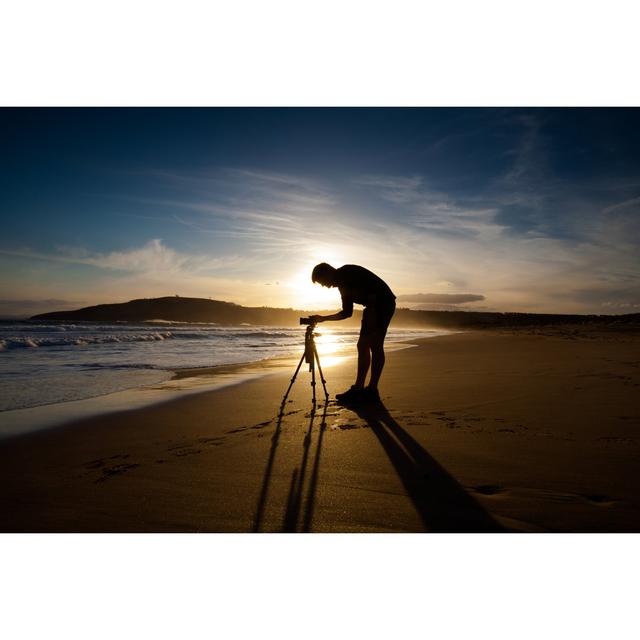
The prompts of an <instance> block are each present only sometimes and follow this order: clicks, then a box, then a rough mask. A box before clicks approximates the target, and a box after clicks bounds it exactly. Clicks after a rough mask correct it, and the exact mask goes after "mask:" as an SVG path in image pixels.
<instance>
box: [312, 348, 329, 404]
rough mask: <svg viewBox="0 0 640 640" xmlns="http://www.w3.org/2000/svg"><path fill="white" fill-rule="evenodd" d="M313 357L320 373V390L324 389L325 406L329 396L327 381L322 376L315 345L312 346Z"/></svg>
mask: <svg viewBox="0 0 640 640" xmlns="http://www.w3.org/2000/svg"><path fill="white" fill-rule="evenodd" d="M313 355H314V356H315V358H316V360H317V362H318V371H319V372H320V380H321V382H322V388H323V389H324V400H325V404H326V403H327V400H329V394H328V393H327V381H326V380H325V379H324V375H323V374H322V367H321V366H320V356H319V355H318V349H316V345H315V344H314V345H313Z"/></svg>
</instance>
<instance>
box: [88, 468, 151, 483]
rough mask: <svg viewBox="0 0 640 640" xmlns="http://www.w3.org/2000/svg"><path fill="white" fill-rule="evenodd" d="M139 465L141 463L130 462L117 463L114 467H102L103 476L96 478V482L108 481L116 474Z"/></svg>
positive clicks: (118, 474)
mask: <svg viewBox="0 0 640 640" xmlns="http://www.w3.org/2000/svg"><path fill="white" fill-rule="evenodd" d="M139 466H140V465H139V464H136V463H129V464H116V465H114V466H113V467H105V468H103V469H101V471H102V476H101V477H100V478H98V479H97V480H95V482H96V484H97V483H98V482H106V481H107V480H110V479H111V478H114V477H115V476H120V475H122V474H123V473H125V472H127V471H129V470H130V469H135V468H136V467H139Z"/></svg>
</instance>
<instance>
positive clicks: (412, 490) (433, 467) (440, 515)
mask: <svg viewBox="0 0 640 640" xmlns="http://www.w3.org/2000/svg"><path fill="white" fill-rule="evenodd" d="M348 408H349V409H351V410H352V411H354V412H355V413H356V414H357V415H358V416H359V417H360V418H362V419H363V420H364V421H365V422H366V423H367V424H368V425H369V427H371V430H372V431H373V433H374V434H375V436H376V437H377V438H378V440H379V442H380V444H381V445H382V448H383V449H384V450H385V452H386V454H387V456H388V457H389V460H390V461H391V464H392V465H393V467H394V469H395V471H396V473H397V474H398V477H399V478H400V481H401V482H402V484H403V486H404V488H405V491H406V492H407V494H408V496H409V498H411V501H412V502H413V505H414V507H415V508H416V510H417V512H418V515H419V516H420V519H421V520H422V523H423V525H424V528H425V531H432V532H439V533H456V532H469V533H471V532H478V533H479V532H499V531H505V529H504V527H502V526H501V525H500V524H499V523H498V522H496V521H495V520H494V519H493V517H492V516H491V514H489V513H488V512H487V511H486V510H485V509H483V508H482V506H481V505H480V504H479V503H478V502H476V501H475V500H474V499H473V497H471V496H470V495H469V494H468V493H467V492H466V491H465V490H464V489H463V488H462V487H461V486H460V484H458V482H457V481H456V480H455V478H453V477H452V476H451V475H449V473H447V471H446V469H444V468H443V467H442V466H440V465H439V464H438V463H437V462H436V460H434V458H432V457H431V456H430V455H429V453H428V452H427V450H426V449H424V447H422V445H420V444H419V443H418V442H417V441H416V440H415V439H414V438H413V437H412V436H411V435H410V434H409V433H408V432H407V431H406V430H405V429H403V428H402V427H401V426H400V425H399V424H398V423H397V421H396V420H395V419H394V418H393V417H392V416H391V415H390V414H389V412H388V410H387V408H386V407H385V406H384V404H382V402H380V403H377V404H374V405H360V406H355V405H354V406H348Z"/></svg>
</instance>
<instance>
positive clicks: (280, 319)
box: [30, 296, 640, 329]
mask: <svg viewBox="0 0 640 640" xmlns="http://www.w3.org/2000/svg"><path fill="white" fill-rule="evenodd" d="M335 310H336V309H332V310H325V311H317V312H315V313H321V314H327V313H333V312H335ZM310 313H311V312H309V311H300V310H296V309H277V308H271V307H243V306H241V305H238V304H234V303H232V302H222V301H220V300H207V299H205V298H180V297H178V296H172V297H165V298H142V299H140V300H131V301H130V302H123V303H119V304H99V305H96V306H94V307H84V308H83V309H77V310H75V311H54V312H52V313H41V314H39V315H36V316H33V317H32V318H30V319H31V320H35V321H46V322H52V321H54V322H55V321H57V322H80V321H82V322H86V321H93V322H142V321H149V320H170V321H173V322H215V323H218V324H228V325H230V324H235V325H237V324H241V323H248V324H255V325H277V326H292V325H298V324H299V318H300V317H302V316H308V315H309V314H310ZM361 314H362V312H361V311H355V312H354V315H353V317H352V318H350V319H349V320H346V321H344V322H345V323H346V324H347V325H357V324H358V323H359V322H360V317H361ZM392 324H393V325H394V326H397V327H425V326H429V327H439V328H451V329H464V328H470V329H471V328H490V327H515V326H544V325H557V324H580V325H585V324H586V325H594V326H611V327H634V328H636V327H640V314H638V313H634V314H628V315H619V316H598V315H556V314H537V313H494V312H480V311H413V310H411V309H398V310H397V311H396V313H395V315H394V317H393V322H392Z"/></svg>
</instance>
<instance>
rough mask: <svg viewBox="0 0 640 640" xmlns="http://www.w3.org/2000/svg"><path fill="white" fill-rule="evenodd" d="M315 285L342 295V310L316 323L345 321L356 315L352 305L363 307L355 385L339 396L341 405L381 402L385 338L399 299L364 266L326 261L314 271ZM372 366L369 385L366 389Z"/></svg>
mask: <svg viewBox="0 0 640 640" xmlns="http://www.w3.org/2000/svg"><path fill="white" fill-rule="evenodd" d="M311 280H312V281H313V282H319V283H320V284H321V285H322V286H323V287H338V289H339V290H340V295H341V296H342V311H338V313H334V314H333V315H330V316H312V319H313V320H315V321H316V322H324V321H325V320H344V319H345V318H349V317H351V315H353V305H354V303H355V304H361V305H364V307H365V309H364V312H363V313H362V326H361V328H360V337H359V339H358V373H357V377H356V382H355V384H354V385H353V386H352V387H351V388H350V389H349V390H348V391H345V392H344V393H338V394H336V398H337V399H338V400H340V401H341V402H361V401H363V402H369V401H374V402H375V401H379V400H380V394H379V392H378V382H379V380H380V374H381V373H382V369H383V367H384V360H385V358H384V338H385V336H386V334H387V328H388V327H389V323H390V322H391V317H392V316H393V313H394V312H395V310H396V297H395V295H393V292H392V291H391V289H390V288H389V286H388V285H387V283H386V282H385V281H384V280H382V279H381V278H379V277H378V276H377V275H376V274H375V273H372V272H371V271H369V270H368V269H365V268H364V267H359V266H358V265H355V264H345V265H344V266H343V267H340V268H339V269H335V268H334V267H332V266H331V265H330V264H327V263H326V262H323V263H321V264H319V265H316V267H315V268H314V269H313V273H312V274H311ZM369 366H371V378H370V379H369V385H368V386H367V387H365V384H364V383H365V379H366V377H367V372H368V371H369Z"/></svg>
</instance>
